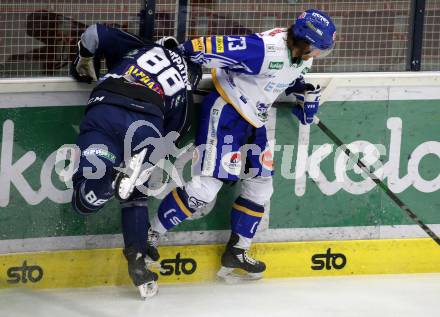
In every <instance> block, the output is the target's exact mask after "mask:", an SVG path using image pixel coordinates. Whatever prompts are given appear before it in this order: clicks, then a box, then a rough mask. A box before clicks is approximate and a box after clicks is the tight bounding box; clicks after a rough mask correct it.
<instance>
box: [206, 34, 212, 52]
mask: <svg viewBox="0 0 440 317" xmlns="http://www.w3.org/2000/svg"><path fill="white" fill-rule="evenodd" d="M206 53H208V54H212V40H211V37H210V36H209V37H207V38H206Z"/></svg>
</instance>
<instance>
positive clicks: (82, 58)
mask: <svg viewBox="0 0 440 317" xmlns="http://www.w3.org/2000/svg"><path fill="white" fill-rule="evenodd" d="M78 50H79V53H78V55H77V57H76V58H75V60H74V61H73V63H72V66H71V69H70V74H71V75H72V76H73V78H75V79H76V80H77V81H79V82H86V83H89V84H90V83H91V82H92V81H96V80H97V78H96V71H95V66H94V63H95V61H94V56H93V54H90V53H88V54H85V53H84V51H86V50H85V48H83V47H82V45H81V41H79V42H78ZM86 55H87V56H86Z"/></svg>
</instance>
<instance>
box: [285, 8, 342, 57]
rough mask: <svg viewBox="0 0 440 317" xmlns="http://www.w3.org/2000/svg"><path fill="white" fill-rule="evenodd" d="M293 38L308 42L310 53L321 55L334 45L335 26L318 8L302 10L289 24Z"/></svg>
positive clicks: (329, 50) (325, 53)
mask: <svg viewBox="0 0 440 317" xmlns="http://www.w3.org/2000/svg"><path fill="white" fill-rule="evenodd" d="M291 29H292V33H293V35H294V37H295V39H300V40H304V41H306V42H307V43H309V44H310V47H311V53H312V55H313V56H315V57H323V56H326V55H328V54H330V52H331V51H332V50H333V48H334V46H335V37H336V26H335V24H334V23H333V21H332V20H331V19H330V17H329V16H328V15H327V14H326V13H324V12H322V11H319V10H314V9H310V10H306V11H304V12H303V13H302V14H301V15H300V16H299V17H298V18H297V19H296V21H295V23H294V24H293V25H292V26H291Z"/></svg>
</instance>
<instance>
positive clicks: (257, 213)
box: [232, 204, 264, 218]
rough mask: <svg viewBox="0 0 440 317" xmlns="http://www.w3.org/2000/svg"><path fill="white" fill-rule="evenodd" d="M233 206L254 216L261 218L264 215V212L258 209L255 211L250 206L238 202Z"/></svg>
mask: <svg viewBox="0 0 440 317" xmlns="http://www.w3.org/2000/svg"><path fill="white" fill-rule="evenodd" d="M232 208H234V209H237V210H240V211H241V212H244V213H245V214H247V215H249V216H253V217H258V218H261V217H263V215H264V212H257V211H253V210H250V209H249V208H246V207H243V206H240V205H237V204H233V205H232Z"/></svg>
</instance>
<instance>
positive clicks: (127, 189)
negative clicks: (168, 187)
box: [114, 149, 147, 200]
mask: <svg viewBox="0 0 440 317" xmlns="http://www.w3.org/2000/svg"><path fill="white" fill-rule="evenodd" d="M146 154H147V149H143V150H142V151H141V152H140V153H138V154H135V155H133V157H132V158H131V159H130V161H129V162H128V165H127V167H125V168H120V169H119V173H118V174H117V176H116V178H115V182H114V187H115V196H116V198H117V199H119V200H127V199H128V198H129V197H130V195H131V194H132V193H133V190H134V188H135V187H136V185H137V183H138V182H137V180H138V178H139V176H140V174H141V172H142V163H143V162H144V158H145V155H146Z"/></svg>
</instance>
